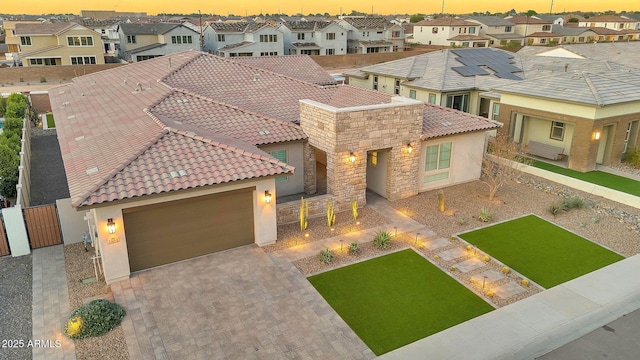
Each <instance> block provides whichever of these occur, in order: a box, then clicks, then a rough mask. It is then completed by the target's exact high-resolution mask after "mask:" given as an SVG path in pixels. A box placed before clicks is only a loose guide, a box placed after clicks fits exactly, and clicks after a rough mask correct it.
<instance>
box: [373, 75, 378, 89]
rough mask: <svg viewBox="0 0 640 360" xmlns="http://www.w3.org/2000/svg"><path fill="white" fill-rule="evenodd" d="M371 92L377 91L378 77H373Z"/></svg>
mask: <svg viewBox="0 0 640 360" xmlns="http://www.w3.org/2000/svg"><path fill="white" fill-rule="evenodd" d="M373 90H378V77H377V76H374V77H373Z"/></svg>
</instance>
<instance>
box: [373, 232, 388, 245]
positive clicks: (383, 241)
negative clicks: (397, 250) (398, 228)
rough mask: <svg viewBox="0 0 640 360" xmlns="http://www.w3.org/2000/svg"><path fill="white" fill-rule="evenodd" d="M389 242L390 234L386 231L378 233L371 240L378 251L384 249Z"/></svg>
mask: <svg viewBox="0 0 640 360" xmlns="http://www.w3.org/2000/svg"><path fill="white" fill-rule="evenodd" d="M390 242H391V234H390V233H389V232H387V231H378V232H377V233H376V237H375V238H374V239H373V244H374V245H375V246H376V247H377V248H378V249H386V248H388V247H389V243H390Z"/></svg>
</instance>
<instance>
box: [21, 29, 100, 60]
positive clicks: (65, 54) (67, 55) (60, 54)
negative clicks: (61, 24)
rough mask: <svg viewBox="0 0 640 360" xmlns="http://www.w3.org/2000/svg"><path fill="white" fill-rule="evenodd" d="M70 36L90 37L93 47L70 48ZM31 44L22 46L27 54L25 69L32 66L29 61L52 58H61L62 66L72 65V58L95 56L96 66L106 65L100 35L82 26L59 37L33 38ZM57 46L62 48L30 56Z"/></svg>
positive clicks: (23, 51) (25, 56)
mask: <svg viewBox="0 0 640 360" xmlns="http://www.w3.org/2000/svg"><path fill="white" fill-rule="evenodd" d="M69 36H90V37H92V39H93V45H92V46H88V45H87V46H69V45H68V40H67V37H69ZM31 43H32V46H22V53H23V54H25V55H24V58H23V65H24V66H25V67H28V66H31V65H30V63H29V59H33V58H52V57H56V58H60V59H61V64H60V65H71V57H72V56H95V58H96V64H104V48H103V44H102V39H101V38H100V35H99V34H98V33H96V32H95V31H93V30H90V29H87V28H84V27H82V26H76V27H74V28H73V29H71V30H69V31H66V32H65V33H63V34H61V35H58V36H53V35H51V36H32V37H31ZM57 45H61V47H57V48H54V49H51V50H48V51H42V52H38V53H37V54H33V55H29V53H30V52H33V51H36V50H39V49H44V48H48V47H52V46H57ZM38 66H40V65H38Z"/></svg>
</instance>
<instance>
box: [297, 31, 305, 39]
mask: <svg viewBox="0 0 640 360" xmlns="http://www.w3.org/2000/svg"><path fill="white" fill-rule="evenodd" d="M298 40H304V33H303V32H301V33H298Z"/></svg>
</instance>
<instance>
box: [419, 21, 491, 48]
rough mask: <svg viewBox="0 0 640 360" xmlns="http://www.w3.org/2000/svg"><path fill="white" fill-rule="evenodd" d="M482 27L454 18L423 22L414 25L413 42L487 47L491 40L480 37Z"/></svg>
mask: <svg viewBox="0 0 640 360" xmlns="http://www.w3.org/2000/svg"><path fill="white" fill-rule="evenodd" d="M479 32H480V25H479V24H478V23H475V22H471V21H466V20H462V19H459V18H454V17H439V18H437V19H433V20H422V21H419V22H417V23H415V24H414V25H413V41H414V42H416V43H418V44H425V45H442V46H454V47H487V46H489V38H488V37H485V36H480V35H478V34H479Z"/></svg>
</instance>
